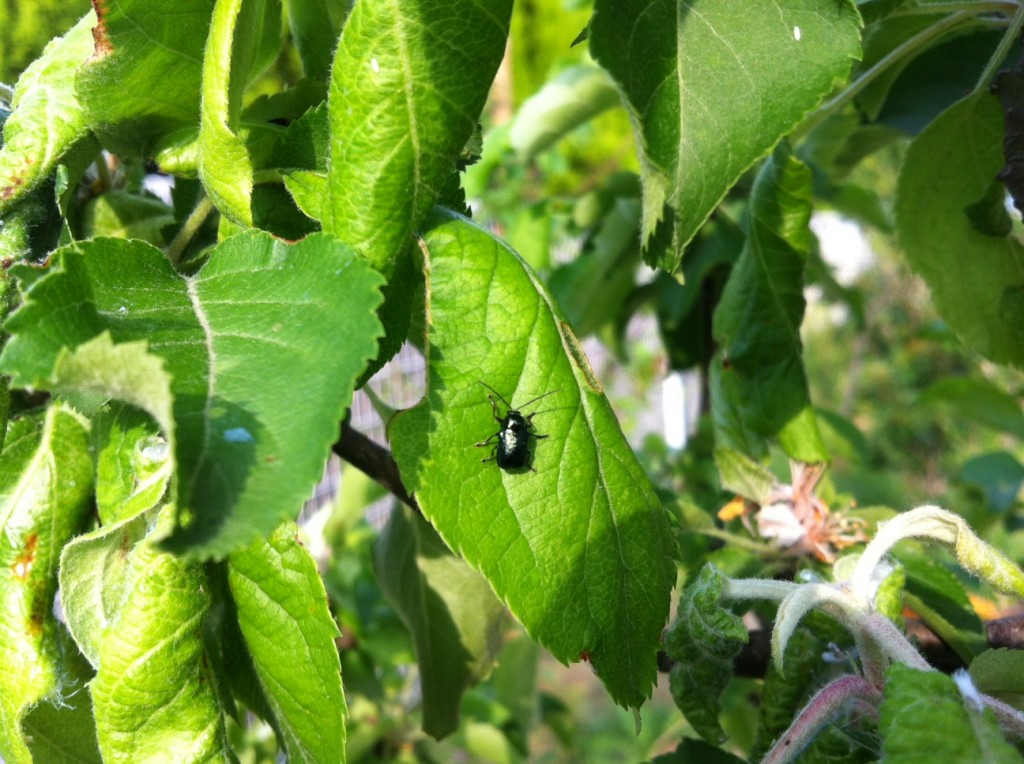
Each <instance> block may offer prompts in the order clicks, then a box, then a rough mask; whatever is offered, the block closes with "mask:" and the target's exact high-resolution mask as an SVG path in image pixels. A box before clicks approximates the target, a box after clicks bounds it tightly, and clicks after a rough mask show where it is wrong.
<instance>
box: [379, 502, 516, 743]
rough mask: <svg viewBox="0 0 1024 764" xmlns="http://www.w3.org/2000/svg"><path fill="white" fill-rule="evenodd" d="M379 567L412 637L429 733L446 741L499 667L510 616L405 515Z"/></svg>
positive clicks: (429, 531) (393, 521) (391, 530)
mask: <svg viewBox="0 0 1024 764" xmlns="http://www.w3.org/2000/svg"><path fill="white" fill-rule="evenodd" d="M374 567H375V569H376V571H377V579H378V580H379V581H380V585H381V588H382V589H383V590H384V591H385V593H386V594H387V595H388V598H389V599H390V600H391V601H392V602H393V603H394V604H395V607H396V609H397V610H398V612H399V613H400V614H401V616H402V620H403V621H405V624H406V626H408V627H409V631H410V632H411V633H412V637H413V644H414V645H415V647H416V663H417V665H418V666H419V670H420V682H421V685H422V687H423V730H424V731H425V732H426V733H427V734H429V735H433V736H434V737H435V738H437V739H439V740H440V739H441V738H443V737H444V736H445V735H448V734H449V733H451V732H454V731H455V730H456V729H458V726H459V708H460V706H461V703H462V694H463V692H465V691H466V690H467V689H468V688H469V687H471V686H472V685H473V684H475V683H476V682H478V681H479V680H481V679H483V678H484V677H485V676H486V675H487V674H488V672H489V671H490V670H491V667H492V666H493V665H494V659H495V654H496V652H497V650H498V646H499V644H500V642H501V637H500V633H499V631H500V627H501V621H502V616H503V615H504V612H505V608H504V607H503V606H502V604H501V603H500V602H498V600H497V598H495V596H494V594H493V593H492V592H491V590H490V587H488V585H487V582H486V581H485V580H484V579H483V578H481V576H480V574H479V573H477V572H476V571H475V570H473V569H472V568H470V567H469V566H468V565H466V563H465V562H463V561H462V560H460V559H459V558H458V557H456V556H455V555H453V554H452V553H451V552H450V551H449V550H448V548H447V547H446V546H445V545H444V542H443V541H441V539H440V538H439V537H438V535H437V531H435V530H434V529H433V528H431V527H430V525H429V524H428V523H427V522H426V521H425V520H423V519H422V518H420V517H417V516H416V515H415V514H413V512H412V511H411V510H409V509H408V508H405V507H399V508H398V509H396V510H395V511H394V512H392V513H391V518H390V519H389V520H388V525H387V527H386V528H385V529H384V532H383V533H382V534H381V536H380V539H379V541H378V543H377V547H376V549H375V554H374Z"/></svg>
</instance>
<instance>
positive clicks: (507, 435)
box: [476, 382, 558, 471]
mask: <svg viewBox="0 0 1024 764" xmlns="http://www.w3.org/2000/svg"><path fill="white" fill-rule="evenodd" d="M480 384H481V385H483V386H484V387H486V388H487V389H488V390H490V391H491V392H492V393H494V395H497V396H498V398H499V399H500V400H501V402H502V403H504V404H505V408H506V409H507V410H506V412H505V416H501V414H500V413H499V411H498V404H497V403H495V402H494V397H493V396H491V395H488V396H487V399H488V400H489V401H490V402H491V410H492V411H493V413H494V421H496V422H497V423H498V424H499V425H501V429H500V430H498V431H497V432H496V433H494V434H493V435H492V436H491V437H489V438H488V439H487V440H484V441H481V442H479V443H477V444H476V445H477V447H478V448H479V447H482V446H486V445H488V444H489V443H490V442H491V441H493V440H494V439H495V438H497V439H498V442H497V443H496V444H495V446H494V450H493V451H492V452H491V455H490V456H489V457H487V458H486V459H481V460H480V461H482V462H489V461H491V460H492V459H494V460H496V461H497V462H498V466H499V467H500V468H501V469H503V470H518V469H522V468H523V467H526V466H527V462H528V461H529V459H530V448H529V447H530V439H531V438H536V439H537V440H540V439H542V438H546V437H548V436H547V435H538V434H537V433H536V432H534V431H533V417H534V416H535V415H536V413H537V412H534V413H533V414H530V415H529V416H523V412H522V411H521V410H519V409H514V408H512V404H510V403H509V402H508V401H506V400H505V399H504V398H503V397H502V395H501V393H499V392H498V391H497V390H495V389H494V388H493V387H491V386H490V385H488V384H487V383H486V382H481V383H480ZM557 392H558V390H552V391H551V392H548V393H544V395H538V396H537V397H536V398H534V399H533V400H531V401H527V402H526V403H524V404H523V406H522V407H523V408H526V407H527V406H529V405H530V404H532V403H536V402H537V401H539V400H540V399H541V398H546V397H547V396H549V395H554V394H555V393H557ZM530 469H531V470H532V469H533V467H530ZM534 471H536V470H534Z"/></svg>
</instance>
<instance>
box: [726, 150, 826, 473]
mask: <svg viewBox="0 0 1024 764" xmlns="http://www.w3.org/2000/svg"><path fill="white" fill-rule="evenodd" d="M750 205H751V206H750V212H749V221H748V224H747V244H746V247H745V248H744V250H743V253H742V254H741V255H740V259H739V261H738V262H737V263H736V265H735V267H734V268H733V271H732V273H731V275H730V276H729V281H728V282H727V284H726V287H725V292H724V293H723V295H722V300H721V302H719V304H718V307H717V308H716V309H715V319H714V336H715V339H716V340H717V341H718V343H719V345H720V347H721V350H720V355H719V357H718V358H717V359H716V360H715V362H714V364H713V375H712V396H713V404H714V417H715V432H716V437H717V445H718V446H719V447H727V448H732V449H735V450H737V451H740V452H741V453H746V454H747V455H749V456H752V457H757V456H760V455H761V453H762V452H763V449H764V446H763V442H762V441H763V439H773V440H777V441H778V442H779V444H780V445H781V446H782V448H783V450H784V451H785V452H786V453H787V454H788V455H789V456H790V457H791V458H793V459H798V460H800V461H803V462H823V461H827V460H828V454H827V452H826V451H825V445H824V443H823V442H822V440H821V436H820V434H819V433H818V425H817V421H816V420H815V417H814V410H813V408H812V407H811V402H810V394H809V393H808V390H807V374H806V372H805V371H804V364H803V344H802V343H801V341H800V322H801V320H802V319H803V313H804V295H803V288H804V278H803V276H804V265H805V262H806V259H807V252H808V249H809V247H810V242H811V233H810V229H809V228H808V222H809V220H810V216H811V173H810V171H809V170H808V169H807V167H806V166H804V165H803V164H802V163H801V162H800V161H799V160H797V159H796V158H795V157H794V156H793V155H792V154H791V153H790V151H789V149H788V148H787V147H785V146H783V147H780V148H779V149H777V150H776V152H775V154H774V156H773V157H772V158H771V160H770V161H769V162H767V163H766V164H765V166H764V168H762V170H761V172H760V173H759V174H758V176H757V180H756V181H755V183H754V189H753V192H752V195H751V201H750Z"/></svg>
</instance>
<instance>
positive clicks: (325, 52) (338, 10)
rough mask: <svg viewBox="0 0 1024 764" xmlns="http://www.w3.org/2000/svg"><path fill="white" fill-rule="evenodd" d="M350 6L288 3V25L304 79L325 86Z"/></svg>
mask: <svg viewBox="0 0 1024 764" xmlns="http://www.w3.org/2000/svg"><path fill="white" fill-rule="evenodd" d="M350 7H351V2H342V3H336V2H329V0H289V2H288V21H289V24H290V28H291V33H292V39H294V40H295V47H296V48H298V50H299V58H301V59H302V70H303V72H305V74H306V77H307V78H309V79H313V80H318V81H319V82H321V83H324V82H327V79H328V77H330V74H331V58H332V56H333V55H334V48H335V46H336V45H337V44H338V35H339V33H340V32H341V28H342V24H343V23H344V21H345V17H346V15H347V13H348V10H349V8H350Z"/></svg>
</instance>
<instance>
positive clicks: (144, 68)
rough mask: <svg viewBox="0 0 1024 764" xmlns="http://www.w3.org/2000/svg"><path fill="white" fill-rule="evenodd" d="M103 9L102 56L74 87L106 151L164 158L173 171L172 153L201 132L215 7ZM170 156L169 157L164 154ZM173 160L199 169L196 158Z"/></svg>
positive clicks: (134, 4) (128, 2) (154, 4)
mask: <svg viewBox="0 0 1024 764" xmlns="http://www.w3.org/2000/svg"><path fill="white" fill-rule="evenodd" d="M99 7H100V8H102V11H101V15H100V18H99V23H98V25H97V27H96V40H97V43H96V54H95V55H94V56H93V57H92V58H91V59H90V60H89V62H88V63H87V64H86V65H85V66H84V67H82V69H81V70H80V71H79V72H78V76H77V79H76V82H75V91H76V93H77V94H78V98H79V100H80V101H81V103H82V107H83V108H84V109H85V113H86V116H87V117H88V121H89V125H90V127H92V129H93V130H94V131H95V132H96V134H97V135H98V136H99V138H100V140H101V141H102V142H103V145H104V146H105V147H106V148H108V149H110V150H112V151H116V152H118V153H125V154H133V155H140V156H144V157H151V156H158V157H159V159H160V161H161V163H162V164H164V165H165V167H167V166H170V164H171V158H172V155H174V154H175V153H177V152H180V151H181V150H182V149H183V148H184V147H186V146H188V145H189V144H190V143H193V142H194V141H195V139H196V136H197V135H198V132H199V105H200V104H199V102H200V94H201V92H202V91H201V87H200V86H201V84H202V73H203V48H204V46H205V44H206V39H207V32H208V30H209V28H210V16H211V13H212V12H213V6H212V3H211V2H210V0H180V1H178V0H175V1H174V2H172V1H171V0H119V2H116V3H101V4H99ZM164 151H167V152H168V154H167V156H162V155H161V154H162V152H164ZM174 162H175V164H176V165H179V166H180V165H181V164H182V163H183V164H185V165H186V166H187V165H190V166H191V169H192V171H193V172H194V171H195V156H194V155H193V156H192V157H191V159H187V160H183V159H182V158H181V157H180V156H178V157H177V158H176V159H175V160H174ZM179 169H180V167H179Z"/></svg>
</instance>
